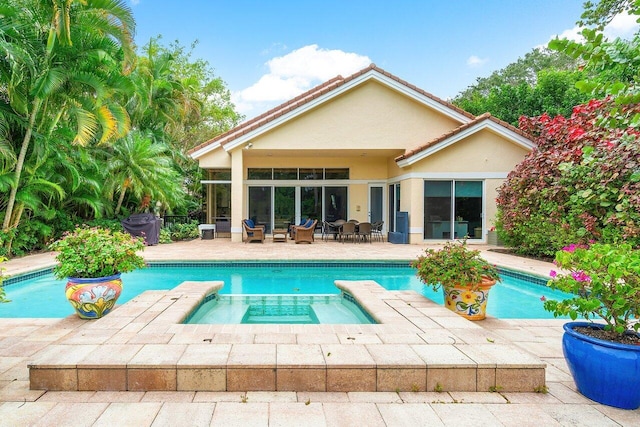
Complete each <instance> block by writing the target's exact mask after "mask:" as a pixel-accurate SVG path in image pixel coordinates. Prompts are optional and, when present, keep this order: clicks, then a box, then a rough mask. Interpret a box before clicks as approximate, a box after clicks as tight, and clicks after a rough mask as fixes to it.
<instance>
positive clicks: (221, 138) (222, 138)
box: [188, 64, 474, 154]
mask: <svg viewBox="0 0 640 427" xmlns="http://www.w3.org/2000/svg"><path fill="white" fill-rule="evenodd" d="M371 70H374V71H376V72H378V73H379V74H381V75H383V76H385V77H387V78H390V79H392V80H395V81H396V82H398V83H400V84H402V85H404V86H406V87H407V88H409V89H411V90H414V91H416V92H418V93H419V94H421V95H423V96H425V97H427V98H429V99H431V100H433V101H435V102H438V103H440V104H442V105H444V106H445V107H447V108H449V109H451V110H453V111H456V112H457V113H459V114H462V115H464V116H466V117H468V118H469V119H474V116H473V114H471V113H468V112H466V111H464V110H463V109H461V108H459V107H456V106H455V105H453V104H451V103H450V102H447V101H444V100H443V99H441V98H438V97H437V96H435V95H432V94H430V93H429V92H426V91H424V90H422V89H420V88H419V87H417V86H414V85H412V84H411V83H408V82H407V81H405V80H402V79H400V78H399V77H396V76H394V75H393V74H391V73H389V72H387V71H385V70H383V69H382V68H379V67H377V66H376V65H375V64H371V65H369V66H368V67H366V68H364V69H362V70H360V71H358V72H356V73H354V74H352V75H350V76H348V77H346V78H343V77H342V76H336V77H334V78H332V79H331V80H328V81H326V82H324V83H322V84H320V85H318V86H316V87H314V88H312V89H310V90H308V91H307V92H304V93H303V94H301V95H298V96H296V97H295V98H293V99H291V100H289V101H287V102H285V103H283V104H280V105H278V106H277V107H275V108H272V109H271V110H269V111H267V112H265V113H263V114H261V115H259V116H257V117H254V118H252V119H250V120H248V121H246V122H244V123H241V124H239V125H238V126H236V127H234V128H233V129H230V130H229V131H227V132H225V133H222V134H220V135H218V136H216V137H214V138H212V139H210V140H208V141H205V142H203V143H202V144H200V145H198V146H196V147H194V148H192V149H191V150H189V152H188V153H189V154H192V153H194V152H196V151H198V150H201V149H203V148H205V147H207V146H209V145H211V144H214V143H216V142H219V143H220V144H222V145H225V144H226V143H228V142H231V141H233V140H234V139H236V138H239V137H240V136H242V135H245V134H247V133H249V132H251V131H253V130H255V129H258V128H259V127H261V126H264V125H265V124H267V123H269V122H271V121H272V120H275V119H276V118H278V117H281V116H283V115H284V114H286V113H289V112H291V111H293V110H295V109H297V108H299V107H301V106H303V105H305V104H307V103H309V102H311V101H312V100H314V99H316V98H318V97H320V96H322V95H324V94H326V93H328V92H331V91H333V90H335V89H337V88H338V87H340V86H343V85H344V84H346V83H348V82H350V81H351V80H354V79H356V78H358V77H360V76H362V75H363V74H366V73H368V72H369V71H371Z"/></svg>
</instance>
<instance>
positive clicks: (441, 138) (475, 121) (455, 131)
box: [395, 113, 533, 162]
mask: <svg viewBox="0 0 640 427" xmlns="http://www.w3.org/2000/svg"><path fill="white" fill-rule="evenodd" d="M485 120H491V121H492V122H494V123H496V124H498V125H500V126H502V127H504V128H506V129H508V130H510V131H511V132H515V133H517V134H518V135H520V136H522V137H523V138H527V139H529V140H531V142H532V143H533V138H532V137H531V135H529V134H527V133H526V132H523V131H521V130H520V129H518V128H517V127H515V126H512V125H510V124H509V123H507V122H505V121H502V120H500V119H498V118H496V117H493V116H492V115H491V113H484V114H481V115H479V116H478V117H476V118H474V119H473V120H471V121H470V122H467V123H464V124H463V125H461V126H459V127H457V128H455V129H452V130H450V131H449V132H447V133H445V134H442V135H440V136H439V137H437V138H434V139H432V140H431V141H429V142H427V143H426V144H424V145H421V146H420V147H417V148H414V149H413V150H410V151H406V152H405V153H404V154H402V155H400V156H398V157H396V158H395V161H396V162H399V161H401V160H406V159H408V158H410V157H413V156H415V155H416V154H418V153H421V152H422V151H424V150H426V149H428V148H431V147H433V146H434V145H436V144H438V143H440V142H442V141H445V140H447V139H449V138H451V137H452V136H454V135H457V134H459V133H461V132H463V131H464V130H466V129H469V128H472V127H473V126H476V125H477V124H479V123H481V122H483V121H485Z"/></svg>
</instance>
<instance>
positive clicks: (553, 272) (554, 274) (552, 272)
mask: <svg viewBox="0 0 640 427" xmlns="http://www.w3.org/2000/svg"><path fill="white" fill-rule="evenodd" d="M557 275H558V272H557V271H555V270H551V271H550V272H549V276H551V277H553V278H555V277H556V276H557Z"/></svg>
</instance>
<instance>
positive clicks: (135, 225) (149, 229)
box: [122, 213, 160, 245]
mask: <svg viewBox="0 0 640 427" xmlns="http://www.w3.org/2000/svg"><path fill="white" fill-rule="evenodd" d="M122 227H124V229H125V230H126V231H127V232H128V233H129V234H131V235H132V236H134V237H138V236H142V237H144V242H145V244H146V245H157V244H158V241H159V240H160V219H159V218H156V216H155V215H154V214H152V213H140V214H132V215H130V216H129V218H126V219H123V220H122Z"/></svg>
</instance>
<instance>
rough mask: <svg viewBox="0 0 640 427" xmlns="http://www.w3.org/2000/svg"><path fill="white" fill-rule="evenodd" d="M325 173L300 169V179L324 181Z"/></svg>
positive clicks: (318, 170) (320, 170)
mask: <svg viewBox="0 0 640 427" xmlns="http://www.w3.org/2000/svg"><path fill="white" fill-rule="evenodd" d="M323 175H324V171H323V170H322V168H320V169H300V179H301V180H304V179H317V180H320V179H322V177H323Z"/></svg>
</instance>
